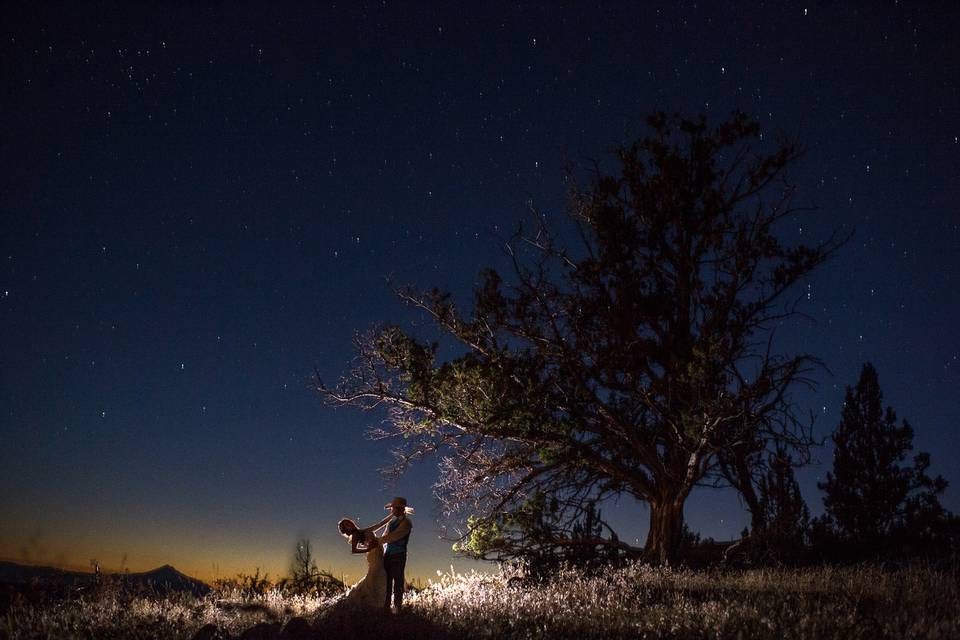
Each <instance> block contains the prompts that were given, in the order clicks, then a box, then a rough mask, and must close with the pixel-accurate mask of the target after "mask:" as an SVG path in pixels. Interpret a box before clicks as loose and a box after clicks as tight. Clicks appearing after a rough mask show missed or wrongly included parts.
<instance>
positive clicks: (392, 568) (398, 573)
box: [383, 553, 407, 609]
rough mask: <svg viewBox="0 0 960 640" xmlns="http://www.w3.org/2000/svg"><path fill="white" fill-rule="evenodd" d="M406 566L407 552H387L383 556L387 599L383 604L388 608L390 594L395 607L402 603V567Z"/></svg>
mask: <svg viewBox="0 0 960 640" xmlns="http://www.w3.org/2000/svg"><path fill="white" fill-rule="evenodd" d="M406 566H407V554H405V553H388V554H386V555H384V556H383V568H384V570H386V572H387V599H386V601H385V602H384V603H383V606H384V607H386V608H388V609H389V608H390V594H391V593H392V594H393V604H394V605H396V607H397V609H399V608H400V605H402V604H403V584H404V583H403V569H404V567H406Z"/></svg>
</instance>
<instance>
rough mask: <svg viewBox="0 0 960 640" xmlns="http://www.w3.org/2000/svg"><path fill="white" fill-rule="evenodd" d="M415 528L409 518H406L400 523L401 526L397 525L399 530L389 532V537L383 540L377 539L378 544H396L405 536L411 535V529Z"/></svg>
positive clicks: (384, 537) (386, 536)
mask: <svg viewBox="0 0 960 640" xmlns="http://www.w3.org/2000/svg"><path fill="white" fill-rule="evenodd" d="M412 527H413V523H412V522H410V520H409V519H408V518H404V519H403V520H401V521H400V524H398V525H397V528H396V529H394V530H393V531H391V532H389V533H388V534H387V535H385V536H383V537H382V538H377V542H379V543H381V544H389V543H391V542H395V541H397V540H399V539H401V538H403V537H404V536H405V535H407V534H409V533H410V529H411V528H412Z"/></svg>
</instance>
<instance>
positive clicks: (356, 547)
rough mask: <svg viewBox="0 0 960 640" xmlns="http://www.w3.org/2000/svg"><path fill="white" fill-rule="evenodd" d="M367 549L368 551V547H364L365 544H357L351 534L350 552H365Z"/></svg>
mask: <svg viewBox="0 0 960 640" xmlns="http://www.w3.org/2000/svg"><path fill="white" fill-rule="evenodd" d="M367 551H370V549H368V548H367V547H366V545H363V546H361V545H359V544H357V540H356V538H354V537H352V536H351V538H350V553H366V552H367Z"/></svg>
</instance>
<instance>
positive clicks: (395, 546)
mask: <svg viewBox="0 0 960 640" xmlns="http://www.w3.org/2000/svg"><path fill="white" fill-rule="evenodd" d="M401 522H402V520H400V518H394V519H393V520H391V521H390V524H388V525H387V531H388V532H389V533H393V532H394V531H396V530H397V527H399V526H400V523H401ZM409 539H410V534H409V533H407V535H405V536H403V537H402V538H400V539H399V540H394V541H393V542H388V543H387V549H386V551H384V553H385V554H387V555H393V554H395V553H406V552H407V540H409Z"/></svg>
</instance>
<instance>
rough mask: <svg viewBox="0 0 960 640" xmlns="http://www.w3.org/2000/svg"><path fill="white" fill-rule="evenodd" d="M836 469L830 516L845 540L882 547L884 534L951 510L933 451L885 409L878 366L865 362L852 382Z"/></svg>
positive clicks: (830, 482) (830, 479)
mask: <svg viewBox="0 0 960 640" xmlns="http://www.w3.org/2000/svg"><path fill="white" fill-rule="evenodd" d="M832 437H833V444H834V447H835V448H834V456H833V471H832V472H828V473H827V480H826V482H823V483H819V485H818V486H819V487H820V489H823V490H824V491H826V496H825V497H824V500H823V503H824V506H825V507H826V514H825V515H826V519H825V520H822V521H821V522H820V523H819V524H820V526H821V527H822V526H823V525H824V524H826V525H828V526H832V527H833V528H835V530H836V533H838V534H839V535H840V537H841V538H842V539H844V540H847V541H849V542H852V543H856V544H858V545H862V546H865V547H866V548H868V549H870V550H877V549H878V548H879V547H880V546H882V543H883V541H884V539H890V538H891V537H892V536H893V535H895V534H898V533H901V532H903V530H904V529H905V528H906V527H907V526H909V525H910V523H913V522H919V521H922V520H924V519H927V520H929V519H931V518H932V519H937V518H941V517H943V516H944V515H945V512H944V510H943V507H942V506H941V505H940V501H939V498H938V496H939V495H940V494H941V493H943V491H944V489H945V488H946V486H947V483H946V481H945V480H944V479H943V478H942V477H940V476H937V477H935V478H931V477H930V476H928V475H927V469H928V468H929V466H930V455H929V454H927V453H923V452H921V453H917V454H916V455H915V456H913V459H912V460H908V459H907V456H908V454H909V453H910V451H911V450H912V449H913V428H912V427H911V426H910V424H909V423H908V422H907V421H906V420H903V422H902V423H901V424H900V425H899V426H898V425H897V415H896V413H895V412H894V410H893V408H892V407H889V406H888V407H887V408H886V410H884V408H883V393H882V392H881V390H880V382H879V379H878V377H877V370H876V369H875V368H874V367H873V365H872V364H870V363H869V362H868V363H866V364H864V365H863V370H862V371H861V373H860V379H859V380H858V381H857V385H856V387H853V388H851V387H847V394H846V399H845V401H844V404H843V411H842V413H841V417H840V424H839V425H837V429H836V431H835V432H834V433H833V436H832Z"/></svg>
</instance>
